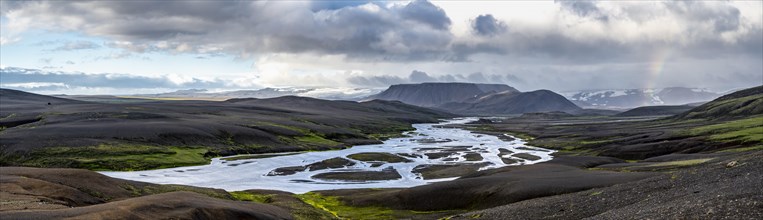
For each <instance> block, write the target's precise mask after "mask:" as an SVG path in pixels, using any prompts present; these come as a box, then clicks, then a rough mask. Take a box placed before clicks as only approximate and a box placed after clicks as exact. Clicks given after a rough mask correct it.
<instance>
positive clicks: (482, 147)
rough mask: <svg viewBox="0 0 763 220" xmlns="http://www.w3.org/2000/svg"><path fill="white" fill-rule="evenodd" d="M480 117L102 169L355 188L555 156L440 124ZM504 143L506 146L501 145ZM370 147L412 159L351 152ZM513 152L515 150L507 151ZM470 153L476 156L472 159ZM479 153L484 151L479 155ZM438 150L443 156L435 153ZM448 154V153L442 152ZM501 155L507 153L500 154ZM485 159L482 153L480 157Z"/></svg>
mask: <svg viewBox="0 0 763 220" xmlns="http://www.w3.org/2000/svg"><path fill="white" fill-rule="evenodd" d="M476 120H478V118H456V119H451V120H446V121H443V122H441V123H437V124H414V125H413V127H414V128H415V129H416V130H415V131H411V132H406V133H404V134H406V135H407V136H409V137H403V138H394V139H389V140H387V141H384V143H383V144H375V145H360V146H354V147H351V148H347V149H343V150H335V151H320V152H304V153H299V154H285V155H283V156H275V157H269V158H261V159H246V160H235V161H225V160H222V159H221V158H214V159H212V162H211V164H209V165H202V166H191V167H177V168H169V169H160V170H146V171H133V172H101V173H102V174H104V175H107V176H111V177H115V178H121V179H128V180H135V181H143V182H150V183H158V184H182V185H191V186H199V187H211V188H222V189H225V190H228V191H239V190H246V189H272V190H281V191H287V192H293V193H305V192H309V191H316V190H331V189H351V188H401V187H413V186H419V185H424V184H427V183H430V182H437V181H448V180H453V179H455V178H457V177H450V178H440V179H424V178H423V177H422V175H421V173H420V172H415V170H416V168H417V167H426V166H431V165H452V166H458V165H475V164H479V166H480V167H479V170H484V169H491V168H498V167H503V166H508V164H505V163H504V161H506V159H508V161H509V163H511V160H514V161H516V162H515V163H512V164H510V165H521V164H532V163H538V162H543V161H548V160H551V155H550V154H551V153H553V151H551V150H547V149H542V148H536V147H531V146H526V145H525V142H524V141H522V140H520V139H516V140H513V141H503V140H501V139H500V138H498V137H496V136H492V135H484V134H476V133H472V132H470V131H467V130H464V129H458V128H444V127H440V126H438V125H449V124H464V123H468V122H473V121H476ZM501 148H503V149H501ZM367 152H384V153H391V154H393V155H396V156H400V157H402V158H405V159H407V161H406V162H398V163H382V162H368V161H358V160H353V159H350V158H347V156H348V155H352V154H357V153H367ZM502 152H503V153H502ZM507 152H510V153H507ZM522 153H524V155H527V154H529V155H533V156H536V158H532V159H535V160H531V159H526V158H527V156H525V159H521V158H518V157H516V156H515V155H517V154H522ZM467 154H470V155H471V156H472V157H471V159H469V160H467V157H466V156H467ZM475 154H479V156H481V159H480V160H475V159H474V156H475ZM434 155H438V156H437V157H435V156H434ZM442 155H446V156H442ZM499 155H501V156H502V157H503V158H505V159H502V158H501V157H499ZM337 157H339V158H343V159H346V160H349V161H351V162H352V163H354V164H353V165H351V166H345V167H340V168H329V169H321V170H313V171H311V170H310V169H305V170H304V171H297V172H296V173H293V174H288V175H287V174H281V175H274V174H279V173H278V172H274V170H276V169H277V168H283V167H295V166H306V165H309V164H313V163H316V162H321V161H324V160H327V159H331V158H337ZM477 158H479V157H477ZM390 170H394V171H392V172H395V171H396V172H397V173H398V174H399V176H400V178H398V179H393V180H374V181H346V180H327V179H317V178H312V177H313V176H315V175H317V174H321V173H328V172H332V173H336V172H360V171H380V172H381V171H387V172H390Z"/></svg>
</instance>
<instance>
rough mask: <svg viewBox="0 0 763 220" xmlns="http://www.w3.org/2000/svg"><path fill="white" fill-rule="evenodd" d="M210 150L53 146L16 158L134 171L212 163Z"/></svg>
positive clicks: (21, 161)
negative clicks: (210, 161)
mask: <svg viewBox="0 0 763 220" xmlns="http://www.w3.org/2000/svg"><path fill="white" fill-rule="evenodd" d="M206 152H207V149H204V148H188V147H160V146H150V145H107V144H102V145H98V146H89V147H53V148H45V149H41V150H38V151H34V152H32V153H31V154H30V155H29V156H28V158H27V157H25V156H21V157H17V158H14V159H15V160H16V163H18V164H19V165H24V166H33V167H71V168H85V169H90V170H116V171H133V170H148V169H161V168H172V167H180V166H193V165H203V164H208V163H209V158H205V157H204V154H205V153H206Z"/></svg>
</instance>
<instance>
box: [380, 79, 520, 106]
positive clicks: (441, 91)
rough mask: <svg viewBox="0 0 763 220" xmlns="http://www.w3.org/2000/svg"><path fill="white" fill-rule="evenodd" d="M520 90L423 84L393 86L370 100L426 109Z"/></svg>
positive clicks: (481, 86)
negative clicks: (400, 103)
mask: <svg viewBox="0 0 763 220" xmlns="http://www.w3.org/2000/svg"><path fill="white" fill-rule="evenodd" d="M496 92H509V93H516V92H519V90H517V89H515V88H513V87H511V86H508V85H503V84H478V83H421V84H399V85H392V86H390V87H389V88H388V89H387V90H385V91H383V92H381V93H379V94H376V95H373V96H370V97H369V98H368V99H369V100H370V99H381V100H395V101H401V102H403V103H407V104H411V105H418V106H424V107H434V106H439V105H442V104H445V103H449V102H459V101H465V100H467V99H470V98H474V97H478V96H483V95H485V94H488V93H496Z"/></svg>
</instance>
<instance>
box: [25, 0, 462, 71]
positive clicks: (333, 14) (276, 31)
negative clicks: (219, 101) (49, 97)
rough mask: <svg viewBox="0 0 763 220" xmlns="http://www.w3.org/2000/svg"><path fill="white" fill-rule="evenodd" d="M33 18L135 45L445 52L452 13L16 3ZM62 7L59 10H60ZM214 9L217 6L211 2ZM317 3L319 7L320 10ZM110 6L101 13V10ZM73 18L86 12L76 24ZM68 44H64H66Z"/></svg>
mask: <svg viewBox="0 0 763 220" xmlns="http://www.w3.org/2000/svg"><path fill="white" fill-rule="evenodd" d="M12 7H13V8H14V9H16V10H15V13H17V14H18V15H19V16H24V17H28V18H30V19H32V20H31V22H30V24H31V25H33V26H35V27H41V28H46V29H52V30H63V31H81V32H85V33H86V34H89V35H93V36H103V37H109V38H112V39H115V40H116V43H117V44H110V45H108V46H110V47H113V46H117V47H120V48H123V49H126V50H130V51H132V52H139V53H143V52H152V51H169V52H173V53H174V52H178V53H209V52H225V53H229V54H235V55H239V56H243V57H246V56H251V55H254V54H258V53H272V52H275V53H318V54H343V55H348V57H349V58H352V59H358V60H397V61H408V60H441V59H445V58H444V57H445V55H444V54H447V48H448V45H449V44H450V42H451V40H452V38H453V35H452V33H450V25H451V21H450V18H449V17H448V16H447V15H446V14H445V12H444V11H443V10H442V9H441V8H439V7H437V6H435V5H433V4H431V3H430V2H428V1H423V0H417V1H413V2H410V3H408V4H403V5H400V4H395V5H389V6H388V5H387V4H376V3H366V4H358V3H357V2H347V3H346V4H344V3H343V4H323V3H311V2H300V1H284V2H274V1H160V2H155V1H105V2H104V1H83V2H78V3H77V4H70V3H69V2H64V1H47V2H26V3H25V4H20V5H13V6H12ZM53 9H55V10H53ZM211 9H214V10H211ZM316 9H318V10H316ZM104 11H106V12H110V13H99V12H104ZM70 20H82V21H85V22H82V24H79V23H77V24H73V23H71V22H68V21H70ZM62 49H64V48H62Z"/></svg>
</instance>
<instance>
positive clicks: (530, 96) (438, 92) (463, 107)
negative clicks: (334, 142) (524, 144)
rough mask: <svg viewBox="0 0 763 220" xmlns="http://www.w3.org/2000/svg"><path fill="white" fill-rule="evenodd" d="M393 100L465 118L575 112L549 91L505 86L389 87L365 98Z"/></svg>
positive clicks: (457, 84)
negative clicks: (464, 115) (528, 90)
mask: <svg viewBox="0 0 763 220" xmlns="http://www.w3.org/2000/svg"><path fill="white" fill-rule="evenodd" d="M367 99H368V100H371V99H382V100H394V101H401V102H403V103H407V104H412V105H418V106H424V107H430V108H435V109H440V110H445V111H448V112H453V113H458V114H467V115H507V114H522V113H528V112H551V111H565V112H578V111H580V110H581V108H580V107H578V106H576V105H575V104H573V103H572V102H570V101H569V100H567V99H566V98H564V96H561V95H559V94H556V93H554V92H552V91H549V90H537V91H532V92H520V91H519V90H517V89H515V88H512V87H511V86H508V85H502V84H476V83H421V84H401V85H393V86H390V87H389V88H388V89H387V90H385V91H384V92H381V93H379V94H377V95H373V96H370V97H368V98H367Z"/></svg>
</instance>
